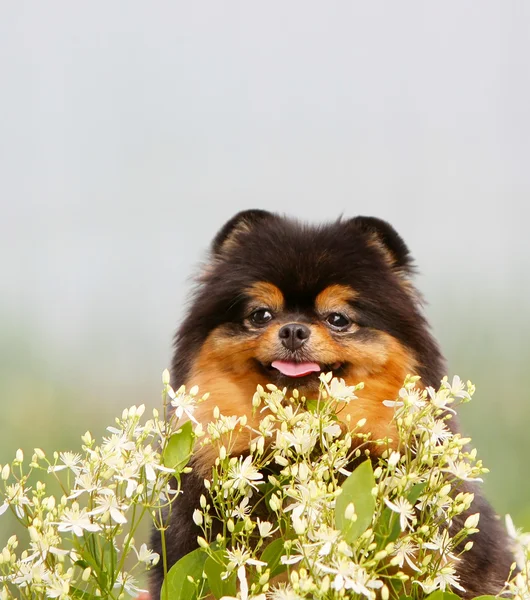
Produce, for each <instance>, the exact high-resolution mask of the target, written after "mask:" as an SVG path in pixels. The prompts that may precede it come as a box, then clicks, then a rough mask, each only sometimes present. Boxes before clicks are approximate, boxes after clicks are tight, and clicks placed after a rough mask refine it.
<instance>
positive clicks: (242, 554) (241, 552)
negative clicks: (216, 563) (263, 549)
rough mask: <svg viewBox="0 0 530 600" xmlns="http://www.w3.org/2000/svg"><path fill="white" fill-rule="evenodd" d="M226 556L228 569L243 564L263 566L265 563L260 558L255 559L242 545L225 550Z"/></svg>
mask: <svg viewBox="0 0 530 600" xmlns="http://www.w3.org/2000/svg"><path fill="white" fill-rule="evenodd" d="M226 555H227V557H228V560H229V563H228V569H229V570H231V569H234V568H235V567H241V566H243V565H254V566H256V567H257V566H261V567H265V566H266V565H267V563H265V562H263V561H261V560H255V559H253V558H252V554H251V553H250V551H249V550H247V548H245V547H244V546H236V547H235V548H232V550H226Z"/></svg>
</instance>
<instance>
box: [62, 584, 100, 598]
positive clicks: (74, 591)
mask: <svg viewBox="0 0 530 600" xmlns="http://www.w3.org/2000/svg"><path fill="white" fill-rule="evenodd" d="M68 594H69V595H70V596H71V597H72V598H79V599H80V600H101V596H99V597H98V596H94V594H89V593H88V592H85V591H83V590H80V589H79V588H76V587H74V586H73V585H71V586H70V589H69V590H68Z"/></svg>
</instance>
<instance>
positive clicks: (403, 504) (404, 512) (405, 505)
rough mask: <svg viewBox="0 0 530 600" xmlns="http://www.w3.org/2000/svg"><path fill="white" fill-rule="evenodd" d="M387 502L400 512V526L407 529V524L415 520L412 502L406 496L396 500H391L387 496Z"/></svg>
mask: <svg viewBox="0 0 530 600" xmlns="http://www.w3.org/2000/svg"><path fill="white" fill-rule="evenodd" d="M385 504H386V505H387V506H388V508H390V510H393V511H394V512H396V513H398V514H399V526H400V527H401V531H405V529H406V528H407V525H408V524H409V522H410V523H412V522H413V521H414V508H413V506H412V504H411V503H410V502H409V501H408V500H406V499H405V498H401V497H399V498H396V501H395V502H390V500H389V499H388V498H385Z"/></svg>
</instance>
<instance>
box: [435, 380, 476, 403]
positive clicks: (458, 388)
mask: <svg viewBox="0 0 530 600" xmlns="http://www.w3.org/2000/svg"><path fill="white" fill-rule="evenodd" d="M442 386H443V387H444V388H445V389H447V390H448V391H449V393H450V394H451V395H452V396H454V397H455V398H466V399H467V400H470V399H471V396H470V395H469V393H468V392H466V390H465V389H464V388H465V384H464V382H463V381H462V380H461V379H460V377H458V375H455V376H454V377H453V381H452V382H451V383H449V382H448V381H447V379H444V380H443V381H442Z"/></svg>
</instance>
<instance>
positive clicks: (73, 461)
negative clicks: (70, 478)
mask: <svg viewBox="0 0 530 600" xmlns="http://www.w3.org/2000/svg"><path fill="white" fill-rule="evenodd" d="M59 458H60V459H61V460H62V461H63V464H62V465H55V466H53V467H48V472H50V473H51V472H57V471H62V470H63V469H70V470H71V471H73V472H74V473H75V474H76V475H77V474H78V473H79V472H80V471H81V469H80V468H79V467H78V466H77V465H78V464H79V463H80V462H81V455H80V454H74V453H73V452H60V453H59Z"/></svg>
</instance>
